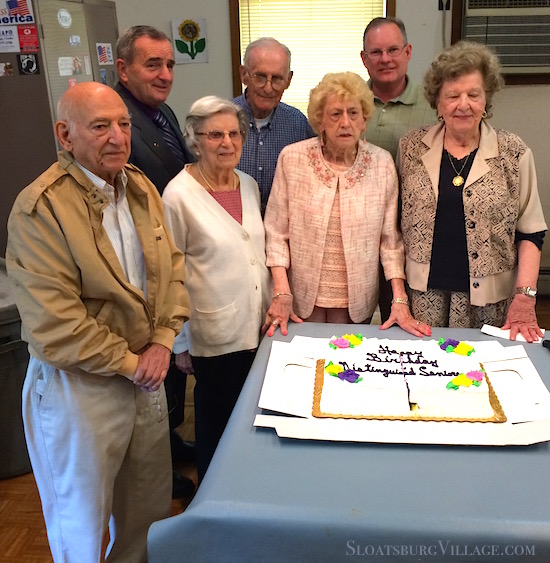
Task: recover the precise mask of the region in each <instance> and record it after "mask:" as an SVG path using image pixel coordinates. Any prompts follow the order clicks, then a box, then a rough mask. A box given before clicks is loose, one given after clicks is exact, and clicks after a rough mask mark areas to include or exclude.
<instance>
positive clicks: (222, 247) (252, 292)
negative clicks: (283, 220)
mask: <svg viewBox="0 0 550 563" xmlns="http://www.w3.org/2000/svg"><path fill="white" fill-rule="evenodd" d="M247 132H248V117H247V116H246V114H245V113H244V111H243V110H242V109H240V108H239V107H238V106H236V105H235V104H233V103H232V102H230V101H228V100H223V99H221V98H218V97H216V96H207V97H205V98H201V99H200V100H197V101H196V102H195V103H194V104H193V105H192V107H191V110H190V113H189V115H188V116H187V120H186V123H185V130H184V137H185V139H186V142H187V144H188V145H189V147H190V148H191V150H193V151H194V152H195V154H196V155H197V159H198V160H197V162H196V163H194V164H188V165H186V167H185V168H184V169H183V170H182V171H181V172H180V173H179V174H178V175H177V176H176V177H175V178H174V179H173V180H172V181H171V182H170V183H169V184H168V186H167V187H166V189H165V190H164V193H163V196H162V199H163V201H164V204H165V207H166V219H167V223H168V225H169V227H170V228H171V230H172V233H173V235H174V240H175V242H176V245H177V247H178V248H179V249H180V250H181V251H182V252H183V253H184V254H185V269H186V285H187V289H188V291H189V297H190V301H191V317H190V320H189V321H188V322H187V323H185V325H184V328H183V330H182V332H181V334H180V335H179V336H178V337H177V339H176V343H175V345H174V353H175V354H176V365H177V366H178V367H179V368H180V369H181V370H182V371H184V372H186V373H193V372H194V373H195V378H196V386H195V442H196V444H195V450H196V456H197V470H198V476H199V482H200V481H201V480H202V478H203V477H204V474H205V473H206V469H207V468H208V465H209V463H210V460H211V458H212V456H213V454H214V451H215V449H216V446H217V444H218V441H219V439H220V437H221V435H222V433H223V430H224V428H225V425H226V423H227V421H228V419H229V416H230V414H231V411H232V410H233V407H234V405H235V402H236V401H237V398H238V396H239V393H240V391H241V388H242V386H243V384H244V381H245V379H246V376H247V374H248V371H249V369H250V366H251V364H252V361H253V359H254V354H255V350H256V348H257V346H258V342H259V337H260V328H261V326H262V323H263V322H264V320H265V314H266V310H267V307H268V305H269V302H270V300H271V281H270V275H269V272H268V270H267V267H266V265H265V234H264V228H263V223H262V217H261V214H260V196H259V190H258V185H257V184H256V181H255V180H254V179H253V178H251V177H250V176H248V175H247V174H245V173H244V172H241V171H238V170H235V167H236V166H237V164H238V163H239V160H240V158H241V151H242V146H243V143H244V142H245V141H246V134H247Z"/></svg>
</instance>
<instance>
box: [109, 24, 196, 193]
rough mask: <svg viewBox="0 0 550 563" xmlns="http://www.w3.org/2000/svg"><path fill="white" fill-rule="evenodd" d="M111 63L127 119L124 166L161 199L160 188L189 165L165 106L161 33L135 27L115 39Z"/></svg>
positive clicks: (166, 58) (165, 56) (168, 84)
mask: <svg viewBox="0 0 550 563" xmlns="http://www.w3.org/2000/svg"><path fill="white" fill-rule="evenodd" d="M117 57H118V58H117V61H116V68H117V72H118V79H119V82H118V84H117V85H116V86H115V90H116V91H117V92H118V93H119V94H120V96H121V97H122V99H123V100H124V103H125V104H126V107H127V108H128V110H129V111H130V114H131V116H132V153H131V155H130V162H131V163H132V164H135V165H136V166H137V167H138V168H141V169H142V170H143V172H145V174H146V175H147V176H148V177H149V179H150V180H151V181H152V182H153V184H155V186H156V187H157V189H158V191H159V192H160V193H161V194H162V192H163V191H164V188H165V187H166V184H168V182H169V181H170V180H171V179H172V178H173V177H174V176H175V175H176V174H177V173H178V172H179V171H180V170H181V169H182V168H183V166H184V165H185V164H186V163H188V162H193V160H194V159H193V156H192V155H191V153H190V152H189V150H188V149H187V147H186V145H185V142H184V140H183V136H182V134H181V130H180V127H179V123H178V120H177V118H176V116H175V114H174V112H173V111H172V110H171V108H170V107H169V106H168V105H167V104H166V103H165V102H166V99H167V98H168V95H169V94H170V90H171V89H172V82H173V79H174V64H175V61H174V54H173V51H172V44H171V43H170V39H168V37H167V36H166V34H165V33H163V32H162V31H159V30H158V29H155V28H154V27H150V26H147V25H136V26H134V27H131V28H130V29H128V30H126V31H125V32H124V33H123V34H122V35H121V36H120V38H119V40H118V42H117Z"/></svg>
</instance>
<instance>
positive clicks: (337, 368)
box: [325, 362, 344, 375]
mask: <svg viewBox="0 0 550 563" xmlns="http://www.w3.org/2000/svg"><path fill="white" fill-rule="evenodd" d="M325 371H326V372H327V373H328V374H329V375H338V374H339V373H340V372H341V371H344V368H343V367H342V366H341V365H340V364H333V363H332V362H329V363H328V365H327V366H326V367H325Z"/></svg>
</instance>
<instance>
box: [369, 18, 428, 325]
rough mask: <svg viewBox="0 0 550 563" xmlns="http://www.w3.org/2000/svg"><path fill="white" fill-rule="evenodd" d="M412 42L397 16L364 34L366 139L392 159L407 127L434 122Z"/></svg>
mask: <svg viewBox="0 0 550 563" xmlns="http://www.w3.org/2000/svg"><path fill="white" fill-rule="evenodd" d="M411 52H412V46H411V44H410V43H409V42H408V40H407V32H406V30H405V25H404V24H403V22H402V21H401V20H400V19H397V18H390V17H388V18H374V19H373V20H371V22H370V23H369V24H368V25H367V27H366V29H365V33H364V34H363V51H361V59H362V60H363V64H364V65H365V67H366V69H367V70H368V71H369V76H370V78H369V81H368V84H369V87H370V89H371V90H372V92H373V94H374V106H375V108H374V113H373V115H372V118H371V119H370V121H369V122H368V124H367V131H366V133H365V136H364V138H365V140H366V141H368V142H369V143H372V144H373V145H377V146H379V147H382V148H384V149H386V150H387V151H389V152H391V154H392V156H393V158H394V159H395V157H396V154H397V147H398V145H399V139H400V137H401V136H402V135H404V134H405V133H407V132H408V131H410V130H411V129H416V128H418V127H422V126H423V125H429V124H431V123H435V121H436V113H435V110H433V109H432V108H431V107H430V105H429V104H428V102H427V101H426V98H424V92H423V88H422V86H421V85H420V84H413V83H412V82H411V81H410V80H409V77H408V76H407V67H408V64H409V61H410V59H411ZM379 271H380V274H379V276H380V280H379V281H380V294H379V307H380V316H381V319H382V322H384V321H385V320H387V319H388V318H389V316H390V309H391V303H390V302H391V297H392V293H391V287H390V284H389V282H387V281H386V280H385V278H384V273H383V271H382V268H380V269H379Z"/></svg>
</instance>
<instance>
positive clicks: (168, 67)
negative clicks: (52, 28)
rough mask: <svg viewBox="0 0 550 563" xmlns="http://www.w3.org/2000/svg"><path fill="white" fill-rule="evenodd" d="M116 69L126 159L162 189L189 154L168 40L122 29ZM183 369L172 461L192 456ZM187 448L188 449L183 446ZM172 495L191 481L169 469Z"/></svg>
mask: <svg viewBox="0 0 550 563" xmlns="http://www.w3.org/2000/svg"><path fill="white" fill-rule="evenodd" d="M117 57H118V58H117V61H116V69H117V73H118V79H119V82H118V84H117V85H116V86H115V90H116V91H117V92H118V93H119V94H120V97H121V98H122V99H123V101H124V103H125V104H126V107H127V108H128V110H129V112H130V115H131V118H132V151H131V154H130V159H129V162H131V163H132V164H135V165H136V166H137V167H138V168H140V169H141V170H143V172H145V174H146V175H147V176H148V178H149V179H150V180H151V182H153V184H154V185H155V186H156V188H157V190H158V191H159V192H160V194H162V192H163V191H164V188H165V187H166V184H168V182H169V181H170V180H171V179H172V178H173V177H174V176H175V175H176V174H178V172H180V170H181V169H182V168H183V167H184V165H185V164H187V163H188V162H192V161H193V160H194V159H193V156H192V155H191V153H190V152H189V150H188V149H187V147H186V145H185V142H184V140H183V135H182V133H181V130H180V127H179V123H178V120H177V118H176V116H175V114H174V112H173V111H172V110H171V108H170V107H169V106H168V105H167V104H166V103H165V102H166V99H167V98H168V95H169V94H170V90H171V89H172V82H173V79H174V64H175V61H174V53H173V50H172V44H171V42H170V39H169V38H168V37H167V35H166V34H165V33H163V32H162V31H160V30H158V29H155V28H154V27H151V26H148V25H136V26H134V27H131V28H130V29H127V30H126V31H125V32H124V33H123V34H122V35H121V36H120V38H119V40H118V42H117ZM186 382H187V374H185V373H182V372H181V371H179V369H178V368H177V367H176V365H175V363H173V362H172V363H171V365H170V369H169V371H168V375H167V377H166V380H165V387H166V394H167V398H168V408H169V411H170V430H171V432H170V443H171V446H172V461H179V460H180V459H182V458H185V457H189V456H190V455H192V450H191V448H189V447H188V446H186V445H185V444H184V443H183V442H182V440H181V438H180V437H179V435H178V434H177V433H176V432H175V428H177V427H178V426H179V425H180V424H181V423H182V422H183V418H184V413H183V410H184V402H185V385H186ZM189 450H191V451H189ZM173 481H174V482H173V485H174V486H173V493H172V495H173V497H174V498H181V497H184V496H188V495H189V494H191V493H193V491H194V490H195V485H194V484H193V482H192V481H191V479H188V478H187V477H183V476H182V475H180V474H179V473H177V472H175V471H174V472H173Z"/></svg>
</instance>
